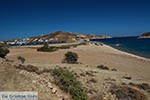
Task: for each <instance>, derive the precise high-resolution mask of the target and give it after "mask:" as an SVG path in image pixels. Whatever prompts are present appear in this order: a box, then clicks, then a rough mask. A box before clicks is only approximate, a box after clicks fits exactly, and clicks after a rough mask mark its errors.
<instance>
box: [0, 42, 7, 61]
mask: <svg viewBox="0 0 150 100" xmlns="http://www.w3.org/2000/svg"><path fill="white" fill-rule="evenodd" d="M8 53H9V50H8V48H7V47H6V46H5V45H2V44H0V57H1V58H5V56H6V55H7V54H8Z"/></svg>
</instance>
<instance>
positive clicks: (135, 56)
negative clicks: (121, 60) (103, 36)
mask: <svg viewBox="0 0 150 100" xmlns="http://www.w3.org/2000/svg"><path fill="white" fill-rule="evenodd" d="M104 46H106V47H107V48H110V49H114V50H116V51H117V52H119V53H121V54H123V55H126V56H129V57H132V58H136V59H139V60H144V61H148V62H150V59H148V58H146V57H142V56H139V55H135V54H132V53H129V52H126V51H122V50H119V49H116V48H114V47H111V46H109V45H106V44H104Z"/></svg>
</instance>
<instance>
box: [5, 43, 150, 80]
mask: <svg viewBox="0 0 150 100" xmlns="http://www.w3.org/2000/svg"><path fill="white" fill-rule="evenodd" d="M67 51H73V52H76V53H77V54H78V55H79V62H80V63H81V64H77V65H72V66H79V67H80V66H90V67H93V66H97V65H101V64H103V65H106V66H109V68H115V69H117V70H118V71H120V72H124V73H127V74H131V75H133V76H135V77H137V79H139V80H142V81H148V82H150V77H149V76H150V59H146V58H143V57H139V56H136V55H133V54H129V53H126V52H122V51H119V50H117V49H114V48H112V47H110V46H107V45H103V46H96V45H94V44H91V45H82V46H78V47H77V48H72V49H60V50H58V51H55V52H37V51H36V49H34V48H25V47H20V48H11V49H10V53H9V54H8V56H7V58H8V59H10V60H14V61H15V62H16V63H19V62H18V60H17V57H18V56H23V57H25V59H26V61H25V64H33V65H34V64H35V65H39V66H42V65H47V66H53V65H63V64H62V63H61V61H62V59H63V57H64V54H65V53H66V52H67Z"/></svg>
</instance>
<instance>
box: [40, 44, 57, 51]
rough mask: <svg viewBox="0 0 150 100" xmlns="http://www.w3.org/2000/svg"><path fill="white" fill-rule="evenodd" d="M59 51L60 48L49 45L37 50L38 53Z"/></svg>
mask: <svg viewBox="0 0 150 100" xmlns="http://www.w3.org/2000/svg"><path fill="white" fill-rule="evenodd" d="M56 50H58V47H56V46H51V47H49V46H47V45H44V46H43V47H40V48H38V49H37V51H42V52H53V51H56Z"/></svg>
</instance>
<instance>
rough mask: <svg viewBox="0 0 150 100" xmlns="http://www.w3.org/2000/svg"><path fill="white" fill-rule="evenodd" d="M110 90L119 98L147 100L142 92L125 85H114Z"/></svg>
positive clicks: (121, 99) (120, 99)
mask: <svg viewBox="0 0 150 100" xmlns="http://www.w3.org/2000/svg"><path fill="white" fill-rule="evenodd" d="M110 92H111V93H112V94H115V95H116V97H117V98H118V99H119V100H147V97H146V95H145V94H144V93H142V92H140V91H139V90H136V89H133V88H131V87H127V86H123V87H114V88H112V90H111V91H110Z"/></svg>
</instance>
